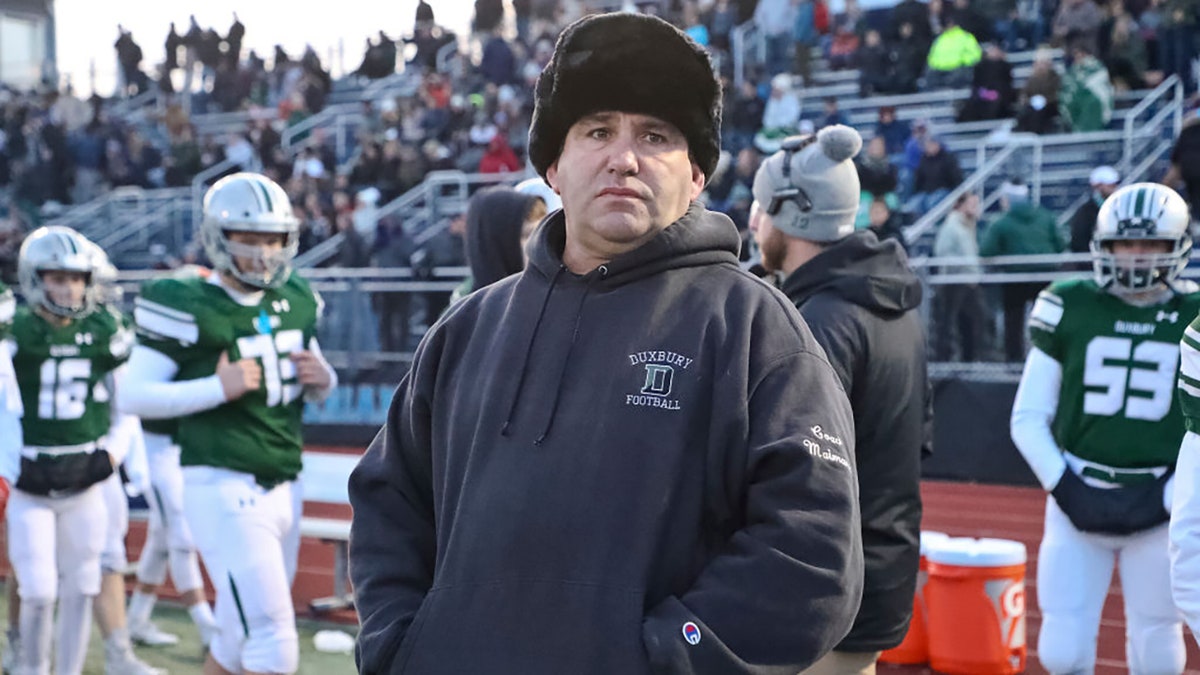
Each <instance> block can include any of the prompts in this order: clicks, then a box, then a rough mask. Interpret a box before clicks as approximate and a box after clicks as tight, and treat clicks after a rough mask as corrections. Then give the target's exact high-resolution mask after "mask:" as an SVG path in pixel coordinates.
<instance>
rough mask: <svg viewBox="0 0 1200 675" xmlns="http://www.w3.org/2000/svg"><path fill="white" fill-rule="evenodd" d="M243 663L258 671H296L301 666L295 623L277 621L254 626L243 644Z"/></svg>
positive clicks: (248, 668)
mask: <svg viewBox="0 0 1200 675" xmlns="http://www.w3.org/2000/svg"><path fill="white" fill-rule="evenodd" d="M242 667H243V668H244V669H245V670H250V671H253V672H256V673H283V674H288V673H294V672H296V670H297V669H298V668H299V667H300V637H299V635H297V633H296V625H295V624H294V623H291V624H281V623H274V624H271V625H269V626H256V627H251V629H250V636H249V637H247V638H246V640H245V642H244V643H243V644H242Z"/></svg>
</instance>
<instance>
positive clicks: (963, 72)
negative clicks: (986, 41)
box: [925, 14, 983, 89]
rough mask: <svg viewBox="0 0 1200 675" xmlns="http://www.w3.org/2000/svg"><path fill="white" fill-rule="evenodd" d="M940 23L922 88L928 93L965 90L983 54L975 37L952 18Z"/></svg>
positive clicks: (950, 15) (949, 17)
mask: <svg viewBox="0 0 1200 675" xmlns="http://www.w3.org/2000/svg"><path fill="white" fill-rule="evenodd" d="M943 21H944V22H945V26H946V27H945V29H944V30H942V34H941V35H939V36H937V39H935V40H934V41H933V46H932V47H930V48H929V59H928V60H927V61H926V64H927V65H928V69H927V70H926V72H925V85H926V86H927V87H928V88H930V89H946V88H950V87H966V86H968V85H969V84H970V83H971V75H972V74H973V73H974V69H975V64H977V63H979V60H980V58H982V56H983V50H982V49H981V48H980V47H979V41H978V40H976V39H975V36H974V35H971V34H970V33H968V32H967V31H965V30H963V28H962V26H959V25H958V22H957V21H955V19H954V15H953V14H948V15H947V16H946V17H945V18H944V19H943Z"/></svg>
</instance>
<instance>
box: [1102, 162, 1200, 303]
mask: <svg viewBox="0 0 1200 675" xmlns="http://www.w3.org/2000/svg"><path fill="white" fill-rule="evenodd" d="M1190 224H1191V217H1190V216H1189V215H1188V205H1187V202H1186V201H1184V199H1183V197H1180V196H1179V193H1178V192H1176V191H1175V190H1172V189H1171V188H1169V187H1167V186H1165V185H1160V184H1158V183H1134V184H1132V185H1126V186H1125V187H1123V188H1121V189H1119V190H1117V191H1116V192H1114V193H1112V195H1110V196H1109V198H1108V199H1106V200H1104V204H1103V205H1102V206H1101V207H1100V214H1099V215H1098V216H1096V231H1095V232H1094V233H1093V235H1092V245H1091V249H1092V268H1093V270H1094V271H1095V274H1096V283H1098V284H1100V286H1102V287H1113V288H1114V290H1126V291H1137V290H1144V289H1147V288H1150V287H1152V286H1154V285H1156V284H1169V283H1170V282H1172V281H1174V280H1175V279H1176V278H1177V277H1178V276H1179V273H1180V272H1182V271H1183V269H1184V268H1185V267H1187V263H1188V256H1189V255H1190V254H1191V252H1192V235H1191V232H1190V231H1189V229H1188V228H1189V226H1190ZM1139 240H1143V241H1144V240H1149V241H1165V242H1168V243H1170V245H1171V247H1170V248H1171V250H1170V251H1168V252H1165V253H1148V254H1144V255H1122V256H1117V255H1115V254H1114V253H1113V252H1112V244H1113V242H1115V241H1139Z"/></svg>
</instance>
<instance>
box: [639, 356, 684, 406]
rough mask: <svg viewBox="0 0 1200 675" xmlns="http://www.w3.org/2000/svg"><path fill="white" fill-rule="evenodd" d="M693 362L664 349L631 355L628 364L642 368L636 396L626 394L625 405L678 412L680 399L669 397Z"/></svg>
mask: <svg viewBox="0 0 1200 675" xmlns="http://www.w3.org/2000/svg"><path fill="white" fill-rule="evenodd" d="M694 362H695V359H692V358H690V357H687V356H684V355H683V354H679V353H677V352H672V351H667V350H655V351H644V352H636V353H633V354H630V355H629V365H630V366H633V367H637V366H641V369H639V370H638V371H637V373H638V380H637V385H638V387H637V393H629V394H626V395H625V405H632V406H638V407H641V408H658V409H660V410H680V409H681V408H682V406H681V405H680V402H679V399H678V398H672V397H671V395H672V393H673V392H675V390H676V383H677V380H678V377H679V374H680V371H686V370H687V369H688V368H689V367H690V366H691V365H692V363H694Z"/></svg>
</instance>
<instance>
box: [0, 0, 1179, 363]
mask: <svg viewBox="0 0 1200 675" xmlns="http://www.w3.org/2000/svg"><path fill="white" fill-rule="evenodd" d="M510 2H511V10H512V12H513V17H512V18H513V19H515V21H514V22H513V23H511V24H510V23H508V22H506V21H505V11H506V5H508V4H510ZM630 5H633V6H634V7H635V8H636V9H638V10H640V11H646V12H653V13H658V14H661V15H663V16H665V17H666V18H668V19H669V20H671V21H673V22H674V23H676V24H677V25H678V26H680V27H681V28H682V29H684V30H685V31H687V32H688V33H689V34H690V35H691V36H692V37H693V38H695V39H696V40H697V41H698V42H699V43H700V44H702V45H705V46H706V47H707V48H708V49H709V51H710V53H711V54H712V56H713V60H714V63H715V64H716V66H717V68H718V70H719V73H720V74H721V76H722V78H723V79H724V81H725V84H726V88H725V92H726V103H725V115H724V129H723V144H724V147H723V150H724V152H723V156H722V161H721V164H720V166H719V168H718V171H717V172H716V174H715V175H714V176H713V180H712V181H711V182H710V185H709V186H708V189H707V191H706V195H705V198H706V199H707V200H708V201H709V203H710V205H711V206H712V207H713V208H715V209H717V210H720V211H723V212H725V213H727V214H728V215H729V216H730V217H731V218H732V219H733V221H734V222H735V224H737V225H738V227H739V228H742V229H743V230H745V227H746V224H747V220H748V216H749V208H750V202H751V196H750V186H751V183H752V180H753V176H754V173H755V170H756V169H757V168H758V165H759V163H760V162H761V161H762V159H763V158H764V157H765V156H766V155H768V154H769V153H770V152H772V151H773V150H774V149H776V148H777V147H778V143H779V142H780V141H781V140H782V138H783V137H785V136H786V135H789V134H793V133H805V132H813V131H816V130H818V129H820V128H822V127H824V126H827V125H831V124H844V123H847V119H848V118H847V116H846V114H845V113H844V112H842V111H841V110H840V108H839V105H838V100H837V98H836V97H825V98H824V99H821V100H819V101H818V100H812V99H808V100H806V99H804V90H805V88H806V83H808V82H810V81H815V80H816V78H815V77H814V73H813V68H814V63H815V62H814V60H813V57H814V56H818V55H819V56H821V57H823V59H824V63H825V64H826V68H834V69H836V68H858V69H859V74H860V89H861V91H860V95H862V96H873V95H883V94H893V93H909V92H914V91H917V90H928V89H931V88H936V87H942V86H951V87H969V90H970V93H969V95H968V96H967V97H966V98H965V99H964V100H963V101H962V103H961V106H960V109H959V111H958V119H959V120H960V121H973V120H999V119H1008V118H1015V120H1016V128H1017V129H1018V130H1029V131H1036V132H1039V133H1048V132H1053V131H1060V130H1067V129H1070V130H1094V129H1099V128H1104V127H1105V126H1106V125H1107V123H1108V120H1109V117H1110V116H1111V109H1112V101H1113V90H1114V87H1116V88H1120V87H1127V88H1140V87H1143V86H1146V85H1148V84H1152V83H1154V82H1155V81H1157V80H1158V79H1160V78H1161V77H1163V76H1166V75H1169V74H1171V73H1172V72H1180V71H1179V68H1178V58H1179V57H1180V55H1183V56H1184V57H1186V56H1188V55H1190V54H1192V52H1191V51H1189V50H1190V49H1191V47H1190V44H1191V43H1190V42H1189V41H1188V40H1183V41H1182V42H1181V41H1180V40H1179V39H1177V38H1179V36H1180V35H1182V34H1183V33H1182V32H1181V29H1180V27H1181V26H1192V25H1194V24H1195V16H1194V14H1195V12H1196V9H1195V8H1191V7H1190V6H1188V5H1186V4H1179V2H1178V1H1177V0H1164V1H1162V2H1160V1H1159V0H1153V1H1152V2H1136V1H1133V0H1131V1H1130V2H1124V3H1122V2H1114V3H1111V4H1109V5H1106V6H1103V7H1101V6H1100V5H1098V4H1096V3H1095V2H1093V0H1061V4H1057V5H1056V4H1055V3H1054V2H1053V1H1052V0H954V2H944V1H943V0H930V1H929V2H920V1H919V0H902V1H901V2H900V3H898V4H897V5H895V6H894V7H892V8H890V9H884V10H871V11H863V10H861V9H860V8H859V7H858V5H857V2H856V0H845V2H844V4H843V5H842V6H840V7H839V8H838V10H839V11H837V12H831V10H830V7H829V6H828V5H827V4H826V0H757V1H756V0H647V1H645V2H632V3H631V2H615V1H613V0H608V1H606V0H476V2H475V18H474V20H473V21H472V24H471V27H470V30H471V34H470V36H469V39H465V40H464V41H465V42H467V43H469V45H470V47H469V49H467V50H460V51H459V54H458V56H457V58H456V59H450V60H447V59H446V58H445V57H446V56H447V52H446V50H445V49H444V47H445V46H446V45H448V44H451V43H455V42H457V41H459V39H458V37H457V36H455V35H454V33H453V32H452V31H450V30H448V29H446V28H444V27H442V26H439V24H438V22H437V21H436V17H435V15H434V11H433V8H432V6H431V5H429V4H428V3H426V2H423V1H422V2H421V3H420V4H419V5H418V8H417V13H416V15H415V17H414V22H413V25H412V30H411V32H410V33H408V34H406V35H405V36H404V37H401V38H392V37H391V36H389V35H388V33H387V32H385V31H383V30H381V31H380V32H379V33H378V34H377V35H374V36H372V37H370V38H367V40H366V50H365V53H364V56H363V60H362V62H361V64H360V65H359V67H358V68H357V69H355V70H354V71H353V72H352V73H350V74H349V75H348V77H349V78H350V79H351V81H353V80H357V81H358V82H359V84H360V85H361V84H365V83H366V82H367V81H372V80H378V79H381V78H384V77H388V76H390V75H391V74H392V73H394V72H396V70H397V68H398V67H400V68H402V69H403V70H404V71H405V73H408V74H410V75H411V76H412V77H413V78H416V80H419V81H418V82H417V84H416V85H415V93H414V95H411V96H397V97H390V98H384V99H380V100H376V101H374V102H372V101H366V102H364V103H363V104H362V105H363V108H362V111H361V113H362V114H361V117H362V120H363V121H362V123H361V125H360V126H359V128H358V133H357V137H356V138H355V139H354V141H353V145H354V147H355V148H357V151H356V153H355V156H354V159H353V161H350V162H347V161H345V160H346V157H344V156H342V157H339V156H337V155H336V154H335V153H334V151H333V144H332V142H331V140H332V139H331V138H330V137H329V136H327V135H326V134H325V133H324V131H323V130H322V129H320V128H317V129H315V130H314V131H313V132H311V134H310V135H309V136H308V137H307V139H306V140H305V142H304V144H303V147H302V149H301V150H299V152H295V151H293V152H292V153H289V152H287V151H285V150H284V148H283V147H282V144H281V136H280V134H281V132H283V130H284V129H285V128H286V127H288V126H291V125H294V124H296V123H298V122H300V121H302V120H304V119H305V118H306V117H308V116H309V115H312V114H315V113H317V112H319V111H320V110H321V109H322V108H323V107H324V105H325V102H326V100H327V98H328V95H329V93H330V90H331V88H332V84H333V83H332V78H331V76H330V73H329V72H328V71H327V70H326V69H325V68H324V66H323V65H322V64H321V62H320V59H319V58H318V57H317V55H316V53H315V52H314V51H313V50H312V49H308V50H307V51H306V52H305V54H304V55H303V56H302V57H301V58H299V59H295V60H293V59H292V58H290V57H289V55H287V54H286V53H284V51H283V50H282V49H281V48H278V47H277V48H276V50H275V53H274V54H273V55H272V57H271V58H270V60H269V66H268V62H267V61H265V60H264V59H263V58H261V57H259V56H258V55H257V54H256V53H255V52H254V51H253V50H250V51H248V52H246V53H245V54H243V53H242V46H241V45H242V41H243V39H244V37H245V32H246V28H245V27H244V26H243V25H242V24H241V23H240V21H238V19H237V17H236V15H234V17H233V23H232V25H231V26H230V27H229V28H228V29H227V30H226V31H224V34H223V35H222V34H221V33H219V32H218V31H217V30H216V29H214V28H202V27H200V26H199V25H198V24H197V22H196V20H195V18H194V17H193V18H192V19H191V21H190V25H189V27H188V29H187V30H186V31H184V32H183V33H179V32H178V31H177V30H176V27H175V26H174V25H172V26H170V28H169V31H168V33H167V38H166V41H165V43H164V47H165V52H164V57H165V58H164V59H163V60H162V62H161V63H159V64H155V65H154V66H153V67H152V68H150V71H151V72H152V75H151V74H144V73H145V70H146V67H145V65H144V61H145V57H144V55H143V52H142V49H141V47H140V46H138V45H137V43H136V42H135V41H134V39H133V36H132V35H131V34H129V33H128V32H127V31H125V30H124V29H122V28H120V27H119V28H118V33H119V38H118V40H117V43H116V45H115V48H116V51H117V55H118V61H119V63H120V64H121V69H122V85H121V90H120V92H119V95H120V96H133V95H136V94H137V93H138V92H141V91H145V90H147V89H149V88H152V87H156V88H157V90H158V91H159V92H160V93H161V94H162V97H161V100H162V101H164V103H163V104H162V105H160V107H159V108H158V113H157V114H154V115H152V116H151V117H150V120H149V123H148V124H146V123H142V124H133V123H130V122H128V121H127V120H124V119H117V118H110V116H109V114H108V111H109V110H110V109H111V108H110V107H109V105H108V104H107V103H106V102H105V101H103V100H101V99H99V98H98V97H93V98H92V99H90V100H87V101H82V100H80V99H78V98H77V97H75V96H73V95H72V94H71V93H70V92H69V91H67V92H63V93H61V94H60V93H55V92H39V93H17V92H5V93H3V94H0V215H3V214H4V213H5V212H6V211H7V212H11V213H12V214H13V216H14V217H12V218H8V219H3V218H0V222H4V223H5V227H4V228H0V264H3V255H4V251H5V250H6V248H5V246H6V245H5V232H4V230H6V229H9V230H14V231H17V232H18V233H19V231H20V230H21V229H22V228H27V227H29V226H31V225H32V224H35V223H36V222H38V220H40V219H41V218H43V217H45V216H46V215H48V214H52V213H53V212H54V210H55V208H58V206H59V205H68V204H74V203H81V202H84V201H87V200H88V199H90V198H92V197H94V196H96V195H97V194H99V193H101V192H102V191H103V190H105V189H109V188H112V187H119V186H123V185H135V186H139V187H146V188H154V187H168V186H184V185H189V184H190V183H191V180H192V179H193V177H194V176H196V175H197V174H198V173H199V172H201V171H203V170H204V169H207V168H209V167H212V166H214V165H216V164H218V163H220V162H222V161H223V160H226V159H230V160H232V161H233V162H234V167H233V168H232V169H230V170H236V169H238V168H245V169H255V170H261V171H263V172H264V173H266V174H267V175H269V176H271V177H272V178H274V179H275V180H277V181H279V182H280V183H281V184H282V185H284V186H285V188H286V189H287V190H288V191H289V194H290V195H291V197H292V200H293V204H294V207H295V209H296V212H297V215H298V216H299V217H300V219H301V221H302V223H303V237H302V248H303V249H305V250H307V249H309V248H311V247H312V246H315V245H317V244H319V243H320V242H322V241H324V240H325V239H327V238H329V237H330V236H332V235H333V234H335V233H342V234H343V235H345V236H344V237H343V238H342V239H343V241H344V244H343V246H342V249H341V250H339V251H337V252H336V254H335V255H334V256H333V257H332V258H331V259H330V260H329V263H328V264H337V265H346V266H363V265H371V264H379V265H397V264H399V265H407V264H414V262H415V263H419V265H420V266H421V267H422V268H423V269H431V268H433V267H436V266H443V265H457V264H461V263H462V262H463V255H462V246H461V242H460V241H459V239H458V235H457V234H456V230H455V228H443V229H442V230H440V231H439V234H437V235H436V236H434V237H432V238H429V241H427V242H424V243H422V244H421V245H417V244H416V243H414V241H413V239H412V238H411V236H410V235H411V231H412V230H413V223H400V222H396V221H395V220H394V219H388V218H384V219H382V220H381V221H380V222H379V223H378V226H376V218H375V217H374V210H375V209H376V208H377V207H378V206H379V205H382V204H385V203H387V202H389V201H391V200H392V199H394V198H396V197H398V196H400V195H402V194H404V193H405V192H406V191H408V190H410V189H412V188H413V187H415V186H417V185H419V184H421V182H422V181H423V180H424V179H425V177H426V176H427V175H428V173H429V172H431V171H435V170H442V169H457V170H461V171H463V172H466V173H476V172H479V173H499V174H506V173H509V172H515V171H520V170H522V169H523V168H524V166H525V160H524V155H525V143H526V133H527V129H528V124H529V118H530V115H531V112H532V109H531V108H532V89H533V85H534V83H535V82H536V78H537V76H538V74H539V73H540V71H541V69H542V67H543V66H544V65H545V64H546V62H547V60H548V59H549V56H550V54H551V52H552V49H553V44H554V41H555V39H556V38H557V34H558V32H559V31H560V30H561V28H562V27H563V26H564V25H566V23H568V22H570V21H572V20H574V19H575V18H577V17H578V16H580V15H582V14H583V13H584V12H588V11H594V10H606V9H616V8H626V9H627V8H628V6H630ZM747 20H753V21H755V22H757V27H758V30H759V32H760V33H761V35H762V38H763V40H764V41H765V51H766V56H767V58H766V61H765V62H764V63H763V64H761V67H758V68H755V67H751V68H750V69H749V70H748V71H747V72H746V73H745V75H746V77H745V78H744V81H743V82H742V83H741V85H740V86H734V85H733V79H734V78H733V63H734V59H733V57H732V53H731V49H732V46H733V33H734V30H735V28H736V27H737V26H739V25H741V24H743V23H744V22H745V21H747ZM513 28H515V31H514V30H512V29H513ZM1189 35H1190V34H1189ZM1039 45H1054V46H1061V47H1064V48H1065V50H1066V54H1067V56H1066V61H1067V63H1068V66H1067V67H1066V68H1060V67H1059V66H1057V65H1056V63H1055V59H1054V58H1053V57H1052V54H1051V53H1050V52H1048V51H1041V52H1039V54H1038V57H1037V58H1036V59H1035V62H1034V65H1033V69H1032V72H1031V73H1030V74H1029V76H1028V77H1027V79H1026V81H1025V83H1024V86H1023V87H1017V86H1015V84H1014V78H1013V72H1012V66H1011V64H1010V63H1009V62H1008V60H1007V58H1006V57H1007V51H1008V50H1013V49H1030V48H1034V47H1037V46H1039ZM469 54H476V55H478V56H477V58H476V59H475V60H471V58H470V57H469V56H468V55H469ZM1172 68H1175V70H1172ZM818 74H819V73H818ZM234 110H242V111H247V110H248V111H252V112H253V114H252V115H251V117H252V119H253V121H252V122H250V123H249V125H248V127H247V128H246V129H244V130H243V131H242V132H239V133H233V134H227V135H222V136H219V137H211V136H206V137H199V138H198V137H197V136H198V134H197V132H196V127H195V126H194V125H193V124H192V123H191V117H192V116H194V115H197V114H203V113H205V112H219V111H234ZM859 130H860V131H861V132H863V135H864V137H865V138H867V139H868V143H867V144H866V146H865V148H864V151H863V152H862V153H861V155H860V156H859V157H858V158H857V160H856V163H857V166H858V169H859V175H860V179H861V182H862V189H863V192H862V199H861V208H860V213H859V218H858V225H859V226H860V227H864V228H865V227H873V228H875V230H876V232H877V233H878V234H879V235H880V236H885V237H893V238H898V239H900V240H901V241H903V237H902V236H900V233H901V232H902V229H903V227H904V225H905V224H907V223H909V222H911V221H912V220H913V219H914V218H915V217H916V216H918V215H920V214H921V213H923V212H924V211H926V210H927V209H929V208H930V207H932V206H933V205H934V204H936V203H938V202H939V201H940V200H941V199H943V198H944V196H945V195H946V194H948V193H949V192H950V191H952V190H954V189H955V188H956V187H957V186H958V185H959V184H960V183H961V181H962V178H963V176H962V171H961V169H960V167H959V166H958V163H957V160H956V159H955V156H954V154H953V153H950V152H948V151H947V150H946V148H945V144H944V142H943V140H942V139H941V138H940V137H939V136H938V135H937V134H936V133H935V132H934V130H933V129H931V125H930V124H928V123H927V122H926V121H924V120H916V121H913V122H911V123H910V122H909V121H903V120H900V119H898V118H897V115H896V111H895V109H894V108H890V107H887V106H881V107H880V108H879V110H878V119H877V121H876V122H875V123H874V124H872V125H866V126H865V127H864V126H863V125H860V126H859ZM6 195H7V197H8V199H7V200H5V196H6ZM6 202H7V203H6ZM47 205H49V207H48V208H47ZM970 206H971V205H970V204H965V205H963V204H960V207H961V208H957V209H955V212H956V213H959V214H960V215H959V219H960V220H961V221H963V222H966V221H967V220H969V218H968V217H967V215H965V214H968V213H969V212H970ZM14 221H15V223H16V224H15V225H11V223H14ZM964 227H965V226H964ZM18 238H19V237H18ZM423 239H424V238H423ZM749 248H750V247H749V246H747V247H746V249H747V250H749ZM171 253H172V254H173V255H171V256H168V257H165V258H164V264H175V263H176V262H178V261H188V260H192V259H195V258H196V257H197V256H198V255H199V247H196V246H192V247H190V248H189V249H188V250H186V251H183V252H171ZM376 304H377V305H379V304H380V303H376ZM428 304H429V305H430V307H431V309H430V310H429V311H427V312H426V313H427V314H428V315H433V312H434V310H437V309H438V307H440V306H441V304H442V300H441V299H439V298H432V297H431V298H429V299H428ZM958 304H963V303H958ZM966 304H967V305H970V303H969V302H968V303H966ZM956 306H957V305H956ZM376 309H381V307H376ZM439 311H440V310H439ZM392 313H393V314H394V313H395V312H392ZM405 313H407V309H406V310H405ZM426 318H429V317H428V316H427V317H426ZM383 323H386V324H388V325H389V326H391V328H388V329H381V335H380V342H381V343H382V344H383V345H384V346H388V347H391V346H395V345H397V344H399V343H402V342H403V339H401V338H398V337H397V335H396V333H397V331H398V329H396V328H395V326H396V324H397V321H394V320H388V321H381V324H383ZM957 351H962V350H957Z"/></svg>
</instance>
